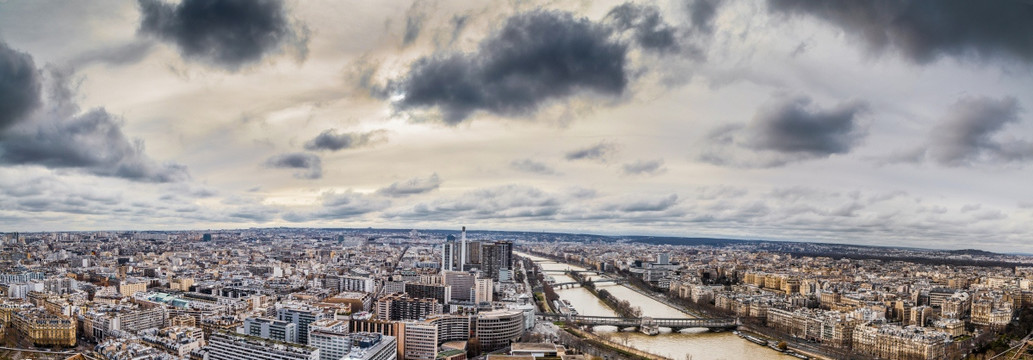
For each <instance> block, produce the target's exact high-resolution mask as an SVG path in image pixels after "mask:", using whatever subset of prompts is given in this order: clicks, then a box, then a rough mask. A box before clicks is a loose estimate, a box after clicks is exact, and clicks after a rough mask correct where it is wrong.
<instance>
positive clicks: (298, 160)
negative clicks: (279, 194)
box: [265, 153, 323, 180]
mask: <svg viewBox="0 0 1033 360" xmlns="http://www.w3.org/2000/svg"><path fill="white" fill-rule="evenodd" d="M265 166H267V167H270V168H278V169H301V170H305V171H300V172H296V173H294V177H295V178H298V179H309V180H313V179H319V178H322V177H323V162H322V160H320V159H319V156H317V155H315V154H309V153H288V154H279V155H274V156H272V157H270V158H269V159H266V161H265Z"/></svg>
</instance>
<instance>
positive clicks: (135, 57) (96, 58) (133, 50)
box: [69, 40, 154, 68]
mask: <svg viewBox="0 0 1033 360" xmlns="http://www.w3.org/2000/svg"><path fill="white" fill-rule="evenodd" d="M152 49H154V43H153V42H151V41H145V40H136V41H132V42H129V43H126V44H121V45H116V46H111V47H106V48H101V49H94V50H91V51H87V52H85V53H82V54H79V55H78V56H76V57H75V58H73V59H72V60H71V61H70V62H69V63H70V65H69V66H71V67H73V68H79V67H83V66H87V65H91V64H105V65H114V66H120V65H128V64H135V63H137V62H140V60H143V58H144V57H146V56H147V55H148V54H150V53H151V50H152Z"/></svg>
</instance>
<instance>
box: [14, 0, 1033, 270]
mask: <svg viewBox="0 0 1033 360" xmlns="http://www.w3.org/2000/svg"><path fill="white" fill-rule="evenodd" d="M1031 109H1033V4H1031V3H1029V2H1027V1H1018V0H999V1H978V2H976V1H967V0H903V1H889V0H872V1H864V2H853V1H850V2H847V1H843V2H818V1H807V0H766V1H728V0H724V1H722V0H674V1H655V2H607V1H530V0H510V1H448V0H440V1H415V2H414V1H400V0H383V1H374V2H370V1H316V0H305V1H289V0H260V1H250V0H249V1H244V0H212V1H208V0H204V1H202V0H182V1H178V2H177V1H165V0H139V1H111V0H98V1H77V2H72V1H51V0H38V1H20V0H0V231H65V230H178V229H224V228H248V227H274V226H290V227H391V228H458V227H460V226H463V225H465V226H467V227H469V228H471V229H484V230H488V229H490V230H521V231H559V232H583V233H593V234H613V235H620V234H624V235H631V234H638V235H673V236H706V237H726V238H742V239H770V240H795V241H817V242H833V243H849V244H863V245H892V246H915V247H925V248H945V249H963V248H978V249H984V250H991V251H998V252H1025V253H1033V245H1030V244H1033V242H1031V241H1030V240H1033V238H1031V235H1033V186H1031V185H1030V183H1031V179H1033V170H1031V166H1030V165H1031V162H1033V113H1031Z"/></svg>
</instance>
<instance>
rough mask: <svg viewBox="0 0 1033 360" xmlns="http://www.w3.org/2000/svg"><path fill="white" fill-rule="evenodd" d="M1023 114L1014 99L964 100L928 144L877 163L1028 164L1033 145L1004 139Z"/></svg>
mask: <svg viewBox="0 0 1033 360" xmlns="http://www.w3.org/2000/svg"><path fill="white" fill-rule="evenodd" d="M1020 113H1022V107H1021V106H1020V105H1019V102H1018V100H1016V99H1015V98H1014V97H1004V98H1000V99H995V98H989V97H971V96H966V97H962V98H960V99H958V100H957V101H955V102H954V104H952V105H951V106H950V108H949V109H948V110H947V115H946V117H945V118H944V119H943V121H941V122H940V123H939V124H937V125H936V126H935V127H934V128H933V129H932V131H931V134H930V136H929V141H928V143H927V144H924V145H921V146H918V147H915V148H910V149H905V150H898V151H896V152H894V153H892V154H890V155H888V156H886V157H883V158H879V159H876V160H877V161H878V162H879V163H884V164H885V163H908V164H920V163H923V162H925V161H926V160H929V161H933V162H935V163H937V164H940V165H943V166H950V167H957V166H968V165H975V164H1005V163H1012V162H1028V161H1030V160H1033V142H1031V141H1030V140H1028V139H1016V138H1014V137H1011V136H1008V137H1004V136H1002V135H1004V130H1005V127H1007V126H1008V125H1010V124H1015V123H1018V122H1020V121H1021V119H1020V118H1019V114H1020Z"/></svg>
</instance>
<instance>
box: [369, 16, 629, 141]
mask: <svg viewBox="0 0 1033 360" xmlns="http://www.w3.org/2000/svg"><path fill="white" fill-rule="evenodd" d="M610 35H611V30H610V29H609V28H608V27H607V26H603V25H600V24H597V23H594V22H592V21H590V20H588V19H586V18H576V17H575V16H574V15H572V14H570V13H565V12H557V11H545V10H536V11H531V12H526V13H521V14H518V15H515V16H512V17H510V18H509V19H508V20H506V22H505V23H504V24H503V25H502V27H501V28H500V29H499V30H497V31H495V32H493V33H492V34H491V35H489V36H488V38H487V39H485V40H483V41H482V42H481V43H480V45H479V47H478V49H477V51H475V52H473V53H448V54H437V55H434V56H431V57H424V58H421V59H419V60H417V61H415V62H414V63H413V64H412V65H411V66H410V68H409V70H408V72H407V74H406V75H405V76H404V77H402V78H400V79H395V80H393V81H391V82H390V83H389V84H388V88H389V89H391V91H392V92H394V93H398V94H400V95H402V96H403V97H402V98H401V100H398V101H396V102H395V103H394V107H395V108H396V109H398V110H403V111H404V110H412V109H425V108H437V109H438V110H439V111H440V112H441V113H442V115H443V120H444V122H445V123H447V124H450V125H455V124H458V123H460V122H463V121H464V120H466V119H467V118H468V117H469V116H470V115H471V114H472V113H473V112H475V111H486V112H489V113H492V114H496V115H502V116H525V115H530V114H533V113H535V112H536V111H537V110H538V108H539V107H540V106H542V105H544V104H547V103H549V102H550V101H553V100H558V99H562V98H566V97H569V96H572V95H575V94H579V93H583V92H588V93H595V94H601V95H608V96H618V95H621V94H623V93H624V91H625V89H626V87H627V83H628V73H627V69H626V65H625V62H626V61H625V56H626V53H627V46H625V45H623V44H621V43H620V42H617V41H614V40H612V39H611V38H610Z"/></svg>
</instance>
